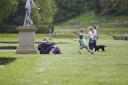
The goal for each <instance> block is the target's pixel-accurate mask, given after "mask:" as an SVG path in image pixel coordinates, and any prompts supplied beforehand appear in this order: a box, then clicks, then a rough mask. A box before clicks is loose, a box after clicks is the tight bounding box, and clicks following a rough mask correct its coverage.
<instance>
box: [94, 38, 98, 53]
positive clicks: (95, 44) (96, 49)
mask: <svg viewBox="0 0 128 85" xmlns="http://www.w3.org/2000/svg"><path fill="white" fill-rule="evenodd" d="M94 48H95V51H96V50H97V47H96V40H94Z"/></svg>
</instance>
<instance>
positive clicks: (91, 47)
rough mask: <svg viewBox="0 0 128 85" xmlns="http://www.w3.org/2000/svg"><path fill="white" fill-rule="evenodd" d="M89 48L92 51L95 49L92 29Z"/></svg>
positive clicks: (91, 30)
mask: <svg viewBox="0 0 128 85" xmlns="http://www.w3.org/2000/svg"><path fill="white" fill-rule="evenodd" d="M89 48H90V49H91V50H93V48H94V31H93V28H92V27H89Z"/></svg>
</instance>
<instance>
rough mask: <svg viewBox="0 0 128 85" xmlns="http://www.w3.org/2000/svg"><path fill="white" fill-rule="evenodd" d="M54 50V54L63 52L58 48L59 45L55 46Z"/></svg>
mask: <svg viewBox="0 0 128 85" xmlns="http://www.w3.org/2000/svg"><path fill="white" fill-rule="evenodd" d="M52 52H53V54H61V51H60V48H58V47H54V49H53V51H52Z"/></svg>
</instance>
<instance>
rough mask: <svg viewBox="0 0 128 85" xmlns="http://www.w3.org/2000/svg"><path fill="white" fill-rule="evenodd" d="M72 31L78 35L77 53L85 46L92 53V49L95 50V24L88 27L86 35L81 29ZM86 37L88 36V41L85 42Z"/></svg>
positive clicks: (96, 37) (96, 36) (96, 34)
mask: <svg viewBox="0 0 128 85" xmlns="http://www.w3.org/2000/svg"><path fill="white" fill-rule="evenodd" d="M73 33H75V34H76V35H78V36H79V44H80V49H79V53H80V54H81V50H82V49H83V48H85V49H86V50H87V51H88V52H89V53H91V54H93V53H94V49H95V51H96V49H97V46H96V41H97V39H98V33H97V29H96V26H91V27H89V32H88V35H87V34H86V33H85V32H84V30H83V29H81V30H80V32H73ZM87 38H89V43H87V41H86V39H87ZM88 44H89V45H88Z"/></svg>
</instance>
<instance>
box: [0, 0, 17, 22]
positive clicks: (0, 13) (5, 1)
mask: <svg viewBox="0 0 128 85" xmlns="http://www.w3.org/2000/svg"><path fill="white" fill-rule="evenodd" d="M17 5H18V0H0V22H1V21H2V20H3V19H5V18H7V17H8V16H9V15H10V14H11V13H14V12H15V11H16V9H17Z"/></svg>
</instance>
